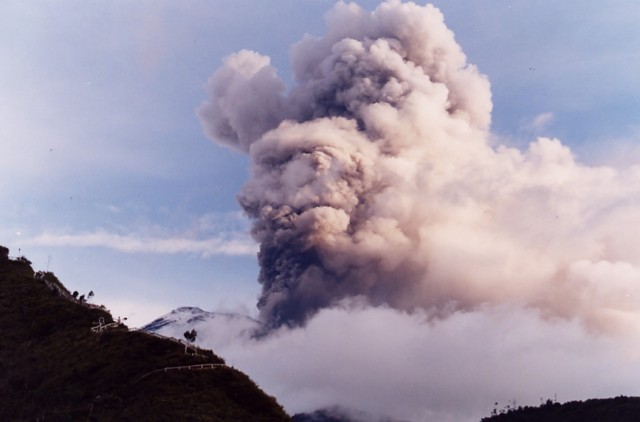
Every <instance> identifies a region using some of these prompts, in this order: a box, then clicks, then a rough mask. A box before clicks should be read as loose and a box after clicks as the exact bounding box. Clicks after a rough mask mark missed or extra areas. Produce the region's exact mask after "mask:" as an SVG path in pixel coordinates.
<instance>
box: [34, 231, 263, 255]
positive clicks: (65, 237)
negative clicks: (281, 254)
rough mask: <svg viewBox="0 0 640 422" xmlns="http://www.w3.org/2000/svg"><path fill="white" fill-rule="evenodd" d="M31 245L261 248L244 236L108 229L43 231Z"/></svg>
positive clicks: (165, 250) (202, 251) (236, 251)
mask: <svg viewBox="0 0 640 422" xmlns="http://www.w3.org/2000/svg"><path fill="white" fill-rule="evenodd" d="M21 243H23V244H26V245H31V246H56V247H58V246H66V247H100V248H109V249H113V250H117V251H120V252H125V253H152V254H196V255H200V256H201V257H202V258H207V257H210V256H214V255H230V256H240V255H255V253H256V252H257V245H256V244H255V242H253V240H251V239H250V238H249V236H247V235H246V234H244V233H225V234H220V235H218V236H214V237H209V238H205V239H198V238H190V237H185V236H175V235H174V236H166V237H160V236H141V235H137V234H117V233H110V232H108V231H106V230H95V231H92V232H82V233H71V234H60V233H51V232H43V233H42V234H39V235H37V236H35V237H32V238H30V239H26V240H24V241H23V242H21Z"/></svg>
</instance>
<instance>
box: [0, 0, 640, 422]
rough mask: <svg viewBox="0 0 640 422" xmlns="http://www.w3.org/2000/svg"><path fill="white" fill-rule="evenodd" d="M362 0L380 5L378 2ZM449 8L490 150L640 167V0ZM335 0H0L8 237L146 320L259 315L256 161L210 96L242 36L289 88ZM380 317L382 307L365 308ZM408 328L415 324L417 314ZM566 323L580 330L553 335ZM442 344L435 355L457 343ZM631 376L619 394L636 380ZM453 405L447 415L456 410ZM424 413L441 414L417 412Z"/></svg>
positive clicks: (444, 5)
mask: <svg viewBox="0 0 640 422" xmlns="http://www.w3.org/2000/svg"><path fill="white" fill-rule="evenodd" d="M358 3H359V4H360V5H361V6H362V7H364V8H365V9H368V10H372V9H373V8H375V7H376V5H377V4H378V2H377V1H360V2H358ZM433 3H434V4H435V5H436V6H437V7H438V8H440V10H441V11H442V13H443V14H444V16H445V22H446V24H447V26H448V27H449V28H450V29H451V30H452V31H453V32H454V33H455V38H456V41H457V42H458V43H459V44H460V45H461V47H462V49H463V51H464V53H465V54H466V55H467V60H468V62H469V63H472V64H475V65H476V66H477V67H478V69H479V71H480V72H481V73H482V74H485V75H487V77H488V78H489V81H490V83H491V93H492V100H493V112H492V125H491V134H492V135H491V137H492V142H493V143H494V145H500V144H504V145H509V146H513V147H516V148H519V149H521V150H526V149H527V146H528V145H529V143H530V142H532V141H534V140H535V139H536V138H537V137H538V136H548V137H556V138H559V139H560V140H561V141H562V143H563V144H564V145H565V146H568V147H569V148H571V151H572V152H573V154H574V156H575V157H577V160H578V161H580V162H583V163H586V164H590V165H602V164H607V165H611V166H614V167H619V168H626V167H628V166H630V165H632V164H635V163H637V162H640V148H639V146H640V122H639V120H638V116H640V83H638V77H637V75H639V74H640V30H639V29H638V27H637V22H638V21H640V4H639V3H637V2H636V1H633V0H617V1H609V2H606V3H603V2H596V1H563V2H557V1H547V0H544V1H537V2H527V1H524V0H519V1H506V0H498V1H494V0H480V1H476V2H473V6H472V7H471V6H470V4H469V2H465V1H457V0H456V1H454V0H450V1H434V2H433ZM333 4H334V2H333V1H324V0H271V1H268V2H267V1H257V0H236V1H232V2H223V1H217V0H215V1H188V2H179V3H176V2H168V1H166V2H165V1H145V2H143V1H139V2H126V1H114V2H98V1H89V2H87V1H55V2H54V1H48V2H45V1H43V2H23V1H4V2H2V3H1V4H0V61H1V63H0V92H1V93H2V98H1V100H0V122H1V124H2V130H1V131H0V142H1V144H0V145H1V146H2V152H1V153H0V203H1V204H2V207H1V208H0V221H1V223H0V243H1V244H4V245H6V246H8V247H9V248H10V249H11V254H12V255H17V254H18V253H19V251H20V253H22V254H24V255H26V256H27V257H28V258H30V259H31V260H32V261H33V263H34V266H35V268H37V269H49V270H51V271H53V272H55V273H56V274H57V275H58V276H59V278H60V279H61V280H62V281H63V282H64V283H65V285H66V286H67V287H68V288H69V289H70V290H78V291H80V292H81V293H87V292H88V291H89V290H93V291H94V293H95V301H96V302H98V303H103V304H105V305H106V306H107V307H108V308H109V309H111V310H112V311H113V313H114V315H119V316H122V317H129V318H130V321H131V325H133V326H137V325H142V324H144V323H145V322H148V321H150V320H151V319H153V318H155V317H156V316H158V315H160V314H163V313H165V312H167V311H169V310H170V309H172V308H175V307H177V306H181V305H192V306H200V307H201V308H203V309H208V310H235V311H238V310H240V311H243V312H246V313H249V314H252V315H255V314H256V313H257V311H256V309H255V303H256V298H257V296H258V295H259V293H260V286H259V284H258V283H257V282H256V279H257V276H258V265H257V260H256V258H255V254H256V251H257V245H256V244H255V243H254V242H253V240H251V238H250V236H249V235H248V230H249V226H250V224H249V223H248V222H247V221H246V219H245V218H244V217H243V214H242V212H241V209H240V207H239V206H238V204H237V202H236V194H237V193H238V191H239V190H240V189H241V187H242V185H243V184H244V183H245V182H246V180H247V178H248V171H249V160H248V158H247V157H246V156H245V155H243V154H240V153H237V152H232V151H230V150H228V149H226V148H223V147H220V146H217V145H215V144H214V143H213V142H211V141H210V140H209V139H207V138H206V137H205V135H204V134H203V129H202V126H201V123H200V121H199V119H198V117H197V116H196V114H195V109H196V108H197V107H198V106H199V105H200V104H201V103H202V101H204V100H205V99H206V98H207V94H206V92H205V90H204V86H205V83H206V81H207V79H208V78H209V77H210V76H211V75H212V74H213V72H214V71H215V70H216V69H217V68H219V67H220V65H221V64H222V61H223V59H224V58H225V57H227V56H229V55H230V54H232V53H234V52H236V51H238V50H240V49H249V50H254V51H257V52H260V53H261V54H265V55H268V56H270V57H271V63H272V65H273V66H275V67H276V68H277V69H278V70H279V75H280V76H281V77H282V78H283V79H284V81H285V82H286V83H287V84H289V85H291V84H292V80H291V79H292V76H291V70H290V65H289V51H290V48H291V46H292V45H293V44H294V43H295V42H297V41H299V40H300V39H301V38H302V36H303V35H304V34H305V33H310V34H313V35H322V34H323V31H324V22H323V15H324V14H325V13H326V11H327V10H329V9H330V8H331V7H332V6H333ZM420 4H423V3H420ZM621 224H622V223H621ZM624 224H629V223H628V222H625V223H624ZM335 312H339V311H335ZM366 312H373V311H363V312H361V313H358V316H359V318H364V317H365V316H366V315H367V313H366ZM381 312H382V311H381ZM383 314H384V312H383ZM498 314H499V313H498ZM496 315H497V314H496V313H494V312H491V313H489V315H488V316H487V315H481V316H480V317H478V318H476V319H473V323H470V324H469V325H464V324H463V326H462V327H460V326H456V328H454V329H452V332H460V333H462V334H461V335H464V334H469V330H473V328H474V327H477V328H478V329H480V328H481V327H486V326H492V327H494V328H493V329H491V330H492V331H491V332H492V333H493V335H496V336H497V335H499V330H498V329H496V328H495V324H494V325H492V321H494V319H495V320H500V318H498V317H496ZM518 315H519V318H521V319H522V320H523V324H524V325H525V326H529V327H530V328H531V330H532V333H534V337H536V338H543V337H544V336H543V335H542V334H540V333H541V332H545V330H546V329H547V328H548V327H547V328H545V327H542V328H541V325H540V324H541V323H540V322H539V321H537V320H536V321H533V320H531V318H533V317H532V316H531V315H530V314H529V313H526V312H525V313H524V314H520V313H518ZM331 316H332V314H327V313H324V314H322V315H321V317H322V318H318V320H317V321H316V322H315V325H312V328H314V329H315V330H317V331H318V332H323V330H324V329H325V327H326V326H327V325H326V324H330V322H328V321H329V320H330V317H331ZM380 318H383V321H387V322H388V321H391V320H394V318H396V319H397V318H409V317H407V316H406V315H404V316H397V315H396V316H394V315H386V314H384V315H382V316H381V317H380ZM460 318H462V317H460ZM534 319H535V318H534ZM456 321H458V320H452V322H451V323H452V324H455V323H456ZM532 321H533V322H532ZM392 322H393V321H392ZM392 322H389V324H392ZM393 324H396V322H393ZM527 324H528V325H527ZM405 326H406V327H409V328H407V336H408V337H411V336H413V334H412V333H413V331H412V330H413V329H415V327H414V325H413V323H412V324H408V325H405ZM501 327H502V328H500V329H505V330H510V329H511V328H504V326H501ZM554 330H555V331H554ZM563 330H569V331H570V332H573V331H571V329H570V328H567V327H559V328H558V327H555V328H553V329H552V330H548V331H549V332H554V333H557V331H560V332H564V331H563ZM561 334H562V333H561ZM399 335H400V334H399ZM424 335H425V336H426V337H425V339H427V338H430V337H429V336H432V335H436V334H433V332H432V331H430V332H428V333H426V334H424ZM554 335H555V334H554ZM581 335H582V334H581ZM585 336H586V334H585ZM438 338H440V337H438ZM332 340H335V339H332ZM287 341H289V342H290V341H293V340H291V338H289V337H288V340H286V341H285V343H286V342H287ZM425 341H427V340H425ZM451 341H452V342H453V343H455V341H454V340H451ZM478 341H479V342H481V340H478ZM523 341H525V340H523ZM590 341H591V340H590V339H586V337H585V338H582V337H580V339H579V341H576V343H575V344H583V343H589V342H590ZM581 342H582V343H581ZM575 344H574V343H571V347H573V345H575ZM265 347H266V346H265ZM416 347H418V346H416ZM451 347H454V346H451ZM563 347H564V346H563ZM563 347H559V349H561V351H562V353H565V352H567V348H568V349H571V347H569V346H567V348H563ZM443 350H446V349H443ZM593 350H598V353H600V354H599V355H598V356H599V359H604V358H602V356H604V355H607V353H608V351H607V352H606V353H605V352H602V350H608V349H606V348H605V346H603V344H601V343H598V344H597V346H594V347H593ZM262 351H263V349H260V351H259V352H258V353H262ZM485 352H486V353H489V352H488V351H486V350H485ZM433 353H434V356H435V357H433V356H432V357H433V359H436V360H438V359H441V360H444V356H445V355H446V353H444V352H442V351H434V352H433ZM567 353H568V352H567ZM607 356H608V355H607ZM459 357H460V359H462V360H464V359H465V358H466V355H465V354H464V353H463V354H462V356H459ZM239 359H241V358H239ZM531 359H532V360H533V361H535V362H541V361H543V360H544V359H542V358H541V359H539V360H538V358H537V356H533V357H531ZM545 362H546V360H545ZM588 363H589V361H587V363H586V364H584V365H582V363H580V364H576V365H577V366H576V370H580V371H584V370H586V369H585V368H588V367H589V365H588ZM496 365H497V364H496ZM514 365H515V364H514ZM541 365H542V364H541ZM533 366H535V365H533ZM543 366H544V365H543ZM601 368H602V367H600V369H601ZM635 368H636V369H637V366H636V367H635ZM600 369H599V370H600ZM616 370H617V369H616ZM614 372H616V371H614ZM616 373H617V372H616ZM379 375H380V377H387V376H388V374H386V373H384V372H383V373H380V374H379ZM406 375H407V376H409V375H410V373H409V372H407V374H406ZM478 376H487V374H478ZM267 378H268V376H265V377H264V379H265V381H264V383H266V384H268V383H269V381H268V380H267ZM538 381H539V382H540V383H543V380H537V381H536V382H538ZM415 383H416V385H419V384H420V383H419V382H417V381H416V382H415ZM622 384H624V382H620V383H618V384H616V382H614V381H612V385H615V386H618V385H622ZM291 385H295V383H292V384H291ZM505 385H506V384H505ZM446 388H450V389H451V390H455V389H456V388H459V385H458V384H456V383H455V382H453V383H452V385H450V386H448V387H446ZM563 388H564V387H563ZM616 388H617V387H616ZM616 388H611V389H610V390H606V389H605V390H606V391H605V393H609V392H613V391H617V392H619V393H624V392H625V391H619V389H618V390H616ZM284 389H285V388H284V387H283V390H284ZM505 389H506V387H505ZM541 389H544V388H541ZM566 390H567V391H569V390H570V388H569V387H567V388H566ZM622 390H623V389H622ZM458 391H459V390H458ZM545 391H548V390H545ZM585 391H586V392H593V391H595V389H588V388H587V389H585ZM278 393H282V394H284V392H283V391H278ZM383 393H384V391H383V392H381V394H383ZM549 393H550V394H553V391H550V392H549ZM631 393H633V392H632V391H629V392H628V394H631ZM635 393H637V390H636V391H635ZM438 394H440V396H438ZM465 394H466V393H465ZM434 395H435V396H438V397H445V396H446V393H443V390H441V391H439V392H438V393H437V394H436V393H434ZM567 395H569V393H567ZM527 397H528V398H531V396H530V395H529V396H527ZM484 398H485V397H484V396H483V397H482V399H484ZM572 398H573V397H572ZM486 399H487V400H489V398H486ZM305 400H306V401H305ZM284 401H285V402H287V401H286V400H284ZM365 401H366V400H365V399H364V398H358V400H355V402H354V403H355V404H358V405H360V407H366V405H365V404H363V403H364V402H365ZM418 401H419V400H418V399H416V400H414V401H412V400H409V401H408V403H414V402H418ZM445 401H446V400H444V399H443V400H441V401H440V402H438V403H439V404H437V405H434V407H433V408H437V407H438V406H443V408H447V404H446V403H445ZM308 402H309V403H310V402H311V401H309V400H307V399H306V398H301V399H300V400H299V401H298V403H308ZM287 403H289V402H287ZM313 404H314V405H316V404H318V403H315V402H314V403H313ZM326 404H331V403H326ZM290 406H291V407H292V408H294V409H298V408H302V407H304V406H302V405H300V406H297V407H296V405H295V404H292V405H290ZM470 406H471V405H470ZM470 408H471V407H470ZM365 410H379V409H365ZM445 410H446V409H445ZM469 412H472V411H471V410H470V411H469ZM445 413H446V412H445ZM418 414H422V415H425V414H426V413H420V412H419V411H416V412H415V413H413V414H401V416H405V417H412V415H413V416H415V415H418Z"/></svg>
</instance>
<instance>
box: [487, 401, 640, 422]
mask: <svg viewBox="0 0 640 422" xmlns="http://www.w3.org/2000/svg"><path fill="white" fill-rule="evenodd" d="M585 421H589V422H612V421H615V422H637V421H640V397H624V396H620V397H615V398H612V399H590V400H586V401H572V402H568V403H564V404H560V403H557V402H554V401H551V400H547V402H546V403H544V404H542V405H540V406H538V407H531V406H525V407H518V408H508V409H506V410H503V411H501V412H498V411H494V415H492V416H490V417H486V418H483V419H482V421H481V422H585Z"/></svg>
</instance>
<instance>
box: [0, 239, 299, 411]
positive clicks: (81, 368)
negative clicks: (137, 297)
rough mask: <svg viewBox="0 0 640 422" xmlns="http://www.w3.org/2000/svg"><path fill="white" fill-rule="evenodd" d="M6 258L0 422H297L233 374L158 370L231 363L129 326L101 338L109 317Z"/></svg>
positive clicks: (0, 311)
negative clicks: (95, 329)
mask: <svg viewBox="0 0 640 422" xmlns="http://www.w3.org/2000/svg"><path fill="white" fill-rule="evenodd" d="M7 255H8V251H7V250H6V248H3V247H0V420H11V421H22V420H24V421H27V420H28V421H74V420H82V421H134V420H135V421H139V420H154V421H175V420H183V421H216V422H218V421H220V422H221V421H257V422H259V421H265V422H266V421H287V420H289V417H288V416H287V415H286V413H285V412H284V410H283V409H282V407H281V406H280V405H278V403H277V402H276V400H275V399H274V398H272V397H269V396H267V395H266V394H265V393H264V392H262V391H261V390H260V389H259V388H258V387H257V386H256V385H255V384H254V383H253V382H252V381H251V380H250V379H249V378H248V377H247V376H246V375H244V374H243V373H241V372H239V371H237V370H235V369H233V368H230V367H227V366H225V365H220V366H215V368H214V369H202V370H179V371H178V370H170V371H166V372H165V371H156V370H158V369H161V368H166V367H178V366H186V365H198V364H221V363H224V361H223V360H222V359H221V358H219V357H218V356H216V355H215V354H214V353H213V352H211V351H204V350H199V351H198V354H199V355H200V356H196V355H193V354H186V353H185V348H184V346H182V345H180V344H179V343H177V342H175V341H172V340H169V339H163V338H158V337H156V336H153V335H150V334H147V333H143V332H138V331H135V332H130V331H128V329H127V328H126V327H125V326H124V325H119V326H117V327H115V328H112V329H109V330H106V331H104V332H101V333H94V332H92V331H91V327H92V326H94V325H96V324H97V322H98V321H99V320H100V319H102V321H103V322H104V323H105V324H108V323H112V322H113V318H112V316H111V315H110V314H109V312H107V311H106V309H104V308H101V307H97V306H93V305H88V304H86V303H81V302H80V301H78V300H76V299H74V297H73V296H72V295H71V294H69V292H68V290H67V289H66V288H64V286H63V285H62V284H61V283H60V282H59V280H58V279H57V278H56V277H55V275H53V274H52V273H34V271H33V269H32V268H31V265H30V262H29V261H28V260H26V259H24V258H18V259H16V260H11V259H8V257H7ZM154 371H156V372H154Z"/></svg>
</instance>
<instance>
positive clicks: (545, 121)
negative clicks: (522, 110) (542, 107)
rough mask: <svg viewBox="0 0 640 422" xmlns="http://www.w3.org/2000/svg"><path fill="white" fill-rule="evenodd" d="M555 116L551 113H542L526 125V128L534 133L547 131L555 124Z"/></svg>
mask: <svg viewBox="0 0 640 422" xmlns="http://www.w3.org/2000/svg"><path fill="white" fill-rule="evenodd" d="M553 119H554V115H553V113H551V112H545V113H540V114H538V115H536V116H534V117H533V118H532V119H530V120H528V121H527V122H526V123H525V125H524V126H525V128H526V129H527V130H528V131H530V132H533V133H540V132H543V131H545V130H546V129H547V128H548V127H549V125H550V124H551V123H552V122H553Z"/></svg>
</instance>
